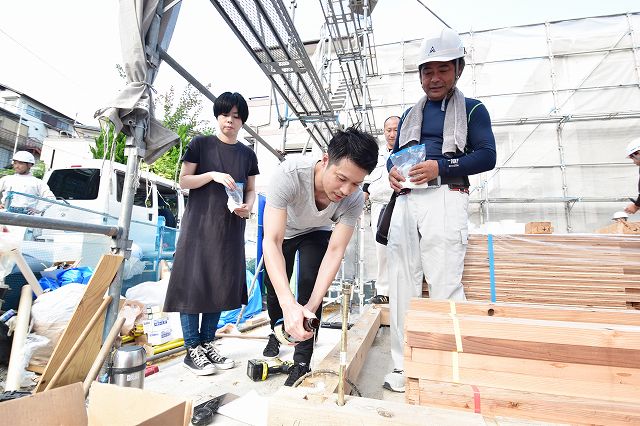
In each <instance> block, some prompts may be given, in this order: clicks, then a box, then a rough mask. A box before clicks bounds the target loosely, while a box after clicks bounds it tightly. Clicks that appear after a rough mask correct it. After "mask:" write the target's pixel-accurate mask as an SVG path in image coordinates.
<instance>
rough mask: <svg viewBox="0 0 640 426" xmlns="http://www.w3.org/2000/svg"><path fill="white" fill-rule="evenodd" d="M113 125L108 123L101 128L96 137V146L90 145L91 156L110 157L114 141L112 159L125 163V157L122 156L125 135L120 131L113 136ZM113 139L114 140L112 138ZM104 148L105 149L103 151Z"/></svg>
mask: <svg viewBox="0 0 640 426" xmlns="http://www.w3.org/2000/svg"><path fill="white" fill-rule="evenodd" d="M113 133H114V132H113V125H112V124H109V126H108V128H107V129H106V131H105V129H102V130H101V131H100V134H99V135H98V137H97V138H96V146H95V148H94V147H92V146H90V147H89V149H90V150H91V154H92V155H93V158H107V159H110V158H111V150H112V149H114V143H115V153H114V156H113V161H115V162H116V163H122V164H126V162H127V157H125V156H124V146H125V142H126V139H127V137H126V135H125V134H124V133H122V132H120V133H118V136H117V137H115V138H114V137H113ZM114 139H115V140H114ZM105 148H106V151H105Z"/></svg>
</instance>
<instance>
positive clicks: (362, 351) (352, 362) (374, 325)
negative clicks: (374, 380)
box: [300, 305, 380, 396]
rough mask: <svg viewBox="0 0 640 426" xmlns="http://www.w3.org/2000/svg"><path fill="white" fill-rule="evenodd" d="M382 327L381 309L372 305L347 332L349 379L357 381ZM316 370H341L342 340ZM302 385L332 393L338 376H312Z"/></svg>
mask: <svg viewBox="0 0 640 426" xmlns="http://www.w3.org/2000/svg"><path fill="white" fill-rule="evenodd" d="M379 328H380V309H378V308H375V307H373V306H371V305H368V306H367V307H365V310H364V311H363V312H362V313H361V314H360V317H359V318H358V321H357V322H356V323H355V324H354V325H353V326H352V327H351V329H350V330H349V331H348V332H347V356H346V361H347V372H346V376H347V378H348V379H349V380H351V381H355V380H356V378H357V377H358V374H360V370H361V369H362V365H363V364H364V360H365V358H366V356H367V352H369V348H370V347H371V344H372V343H373V339H374V338H375V337H376V333H377V332H378V329H379ZM316 370H331V371H335V372H338V371H339V370H340V342H338V343H337V344H336V346H335V347H334V348H333V349H332V350H331V352H329V353H328V354H327V356H326V357H325V358H324V359H323V360H322V361H321V362H320V363H319V365H318V367H317V368H316ZM300 386H301V387H319V388H321V389H322V395H325V396H326V395H330V394H332V393H334V392H335V391H336V390H337V389H338V377H337V376H333V375H322V376H311V377H308V378H306V379H305V380H304V381H303V382H302V383H301V384H300Z"/></svg>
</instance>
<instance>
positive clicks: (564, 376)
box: [404, 299, 640, 425]
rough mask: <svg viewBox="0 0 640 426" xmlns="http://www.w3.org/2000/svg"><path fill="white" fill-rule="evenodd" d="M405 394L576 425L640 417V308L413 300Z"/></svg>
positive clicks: (423, 401) (424, 401) (415, 399)
mask: <svg viewBox="0 0 640 426" xmlns="http://www.w3.org/2000/svg"><path fill="white" fill-rule="evenodd" d="M405 327H406V328H405V339H406V340H405V361H404V363H405V365H404V368H405V375H406V376H407V388H406V392H407V393H406V398H407V402H409V403H411V404H418V405H431V406H439V407H448V408H456V409H461V410H465V411H470V412H476V413H481V414H483V415H485V416H492V417H496V416H509V417H520V418H525V419H531V420H540V421H551V422H562V423H571V424H574V423H575V424H584V423H589V424H607V425H613V424H640V404H639V403H638V402H639V401H640V312H637V311H634V310H603V309H586V308H572V307H553V306H540V305H527V304H509V303H495V304H491V303H486V302H457V303H453V302H449V301H434V300H430V299H414V300H412V302H411V306H410V310H409V312H408V314H407V319H406V323H405Z"/></svg>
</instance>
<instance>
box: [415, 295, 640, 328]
mask: <svg viewBox="0 0 640 426" xmlns="http://www.w3.org/2000/svg"><path fill="white" fill-rule="evenodd" d="M454 306H455V310H456V312H457V313H458V314H460V315H478V316H485V317H507V318H529V319H540V320H549V321H570V322H591V323H604V324H626V325H636V326H640V312H634V311H622V310H620V311H614V310H606V309H593V308H569V307H550V306H543V305H531V304H522V303H487V302H477V301H466V302H457V303H455V304H454ZM409 309H411V310H419V311H425V312H431V313H450V312H451V302H450V301H448V300H432V299H421V298H414V299H412V300H411V302H410V305H409Z"/></svg>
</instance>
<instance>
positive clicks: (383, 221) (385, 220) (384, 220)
mask: <svg viewBox="0 0 640 426" xmlns="http://www.w3.org/2000/svg"><path fill="white" fill-rule="evenodd" d="M397 197H398V193H397V192H395V191H394V192H393V194H391V198H390V199H389V202H388V203H387V205H386V207H385V208H384V210H382V213H380V219H379V220H378V230H377V231H376V242H378V243H380V244H382V245H384V246H386V245H387V242H388V241H389V225H391V215H392V214H393V208H394V207H395V205H396V198H397Z"/></svg>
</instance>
